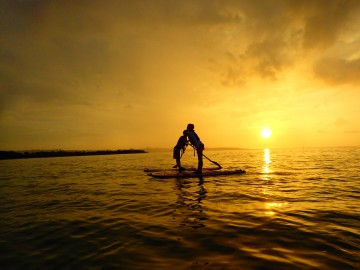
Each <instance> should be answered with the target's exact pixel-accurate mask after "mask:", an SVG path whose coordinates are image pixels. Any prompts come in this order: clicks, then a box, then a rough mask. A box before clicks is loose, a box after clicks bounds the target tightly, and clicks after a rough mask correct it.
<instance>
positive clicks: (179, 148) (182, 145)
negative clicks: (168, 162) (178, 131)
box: [173, 130, 189, 172]
mask: <svg viewBox="0 0 360 270" xmlns="http://www.w3.org/2000/svg"><path fill="white" fill-rule="evenodd" d="M188 133H189V132H188V131H187V130H184V131H183V136H181V137H180V138H179V140H178V142H177V144H176V145H175V147H174V155H173V157H174V159H175V160H176V166H177V168H178V169H179V172H181V171H184V170H185V168H184V167H182V166H181V162H180V159H181V156H182V155H183V154H184V153H185V150H186V146H187V145H188V140H187V136H188Z"/></svg>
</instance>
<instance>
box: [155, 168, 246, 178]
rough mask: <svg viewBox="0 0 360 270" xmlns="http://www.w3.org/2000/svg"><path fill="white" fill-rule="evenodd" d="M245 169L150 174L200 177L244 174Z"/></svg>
mask: <svg viewBox="0 0 360 270" xmlns="http://www.w3.org/2000/svg"><path fill="white" fill-rule="evenodd" d="M243 173H245V171H243V170H224V171H222V170H212V171H203V172H202V174H198V173H194V172H186V171H184V172H177V173H174V172H151V173H148V175H149V176H151V177H154V178H161V179H166V178H199V177H210V176H221V175H235V174H243Z"/></svg>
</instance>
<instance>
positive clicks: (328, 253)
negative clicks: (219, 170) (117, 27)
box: [0, 147, 360, 270]
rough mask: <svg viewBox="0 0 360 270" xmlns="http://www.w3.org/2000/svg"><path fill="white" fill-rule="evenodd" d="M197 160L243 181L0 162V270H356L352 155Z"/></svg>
mask: <svg viewBox="0 0 360 270" xmlns="http://www.w3.org/2000/svg"><path fill="white" fill-rule="evenodd" d="M204 154H205V155H206V156H207V157H209V158H210V159H211V160H213V161H216V162H218V163H220V164H221V165H222V166H223V167H224V168H241V169H245V170H246V171H247V173H246V174H243V175H233V176H217V177H210V178H206V177H203V178H202V179H200V178H195V179H186V180H181V179H167V180H156V179H153V178H151V177H149V176H147V175H146V173H144V172H143V170H144V169H145V168H171V167H172V166H173V165H174V160H173V159H172V153H171V152H157V153H147V154H130V155H111V156H87V157H62V158H39V159H23V160H2V161H0V215H1V216H0V252H1V257H0V268H1V269H292V270H293V269H337V270H338V269H360V148H359V147H347V148H299V149H261V150H232V151H205V152H204ZM204 162H205V167H211V165H212V163H210V162H209V161H207V160H206V159H205V161H204ZM183 165H184V166H191V167H192V166H196V157H194V156H193V152H192V151H190V150H188V151H187V152H186V153H185V155H184V157H183Z"/></svg>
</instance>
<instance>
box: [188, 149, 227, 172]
mask: <svg viewBox="0 0 360 270" xmlns="http://www.w3.org/2000/svg"><path fill="white" fill-rule="evenodd" d="M190 145H191V146H192V148H194V149H195V150H196V147H195V146H193V145H192V144H190ZM202 155H203V157H204V158H206V159H207V160H208V161H210V162H212V163H214V164H215V165H216V166H218V167H219V168H220V169H221V168H222V167H221V165H220V164H219V163H217V162H216V161H213V160H211V159H210V158H208V157H207V156H205V155H204V154H202Z"/></svg>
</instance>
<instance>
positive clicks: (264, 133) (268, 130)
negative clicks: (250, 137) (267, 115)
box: [260, 128, 272, 139]
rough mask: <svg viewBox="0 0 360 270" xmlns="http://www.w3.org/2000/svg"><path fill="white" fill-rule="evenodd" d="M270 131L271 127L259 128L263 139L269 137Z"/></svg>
mask: <svg viewBox="0 0 360 270" xmlns="http://www.w3.org/2000/svg"><path fill="white" fill-rule="evenodd" d="M271 133H272V131H271V129H268V128H264V129H262V130H261V133H260V134H261V136H262V137H263V138H264V139H268V138H270V136H271Z"/></svg>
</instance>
